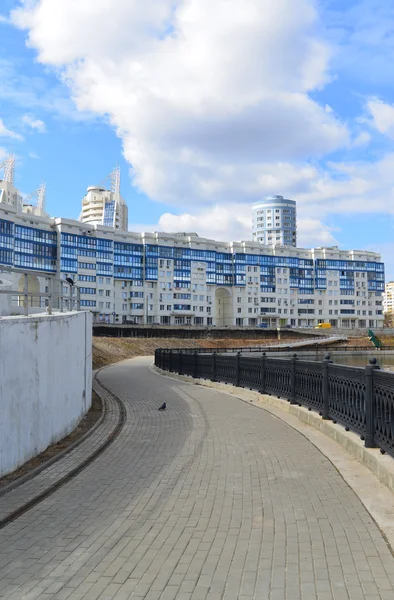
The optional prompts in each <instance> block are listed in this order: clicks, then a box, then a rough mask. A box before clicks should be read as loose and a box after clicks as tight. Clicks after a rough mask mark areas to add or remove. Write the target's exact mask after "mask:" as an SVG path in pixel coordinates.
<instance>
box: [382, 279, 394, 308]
mask: <svg viewBox="0 0 394 600" xmlns="http://www.w3.org/2000/svg"><path fill="white" fill-rule="evenodd" d="M383 309H384V312H385V313H390V314H392V315H394V281H389V282H388V283H386V286H385V293H384V295H383Z"/></svg>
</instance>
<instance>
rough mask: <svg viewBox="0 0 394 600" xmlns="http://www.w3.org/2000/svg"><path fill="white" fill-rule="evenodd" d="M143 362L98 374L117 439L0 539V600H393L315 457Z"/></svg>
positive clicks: (345, 493)
mask: <svg viewBox="0 0 394 600" xmlns="http://www.w3.org/2000/svg"><path fill="white" fill-rule="evenodd" d="M148 364H149V361H148V360H147V359H135V360H134V361H129V362H127V363H122V364H119V365H114V366H113V367H110V368H108V369H105V370H103V371H102V372H101V374H100V377H101V380H102V382H103V384H104V385H106V386H107V387H108V388H109V389H111V390H112V391H113V392H114V393H115V394H116V395H117V396H118V397H119V398H120V399H121V400H123V401H124V402H125V404H126V406H127V413H128V420H127V423H126V426H125V427H124V429H123V430H122V432H121V434H120V436H119V437H118V438H117V439H116V441H115V442H114V444H112V445H111V446H110V447H109V448H108V449H107V450H106V451H105V452H104V453H103V454H102V455H101V456H100V457H99V458H98V459H97V460H96V461H95V462H94V463H92V464H91V465H90V466H89V467H88V468H87V469H85V470H84V471H83V472H82V473H81V474H80V475H78V476H77V477H76V478H75V479H73V480H72V481H70V482H69V483H68V484H66V485H65V486H64V487H62V488H61V489H60V490H59V491H58V492H56V493H55V494H53V495H52V496H51V497H50V498H48V499H47V500H45V501H43V502H42V503H41V504H40V505H38V506H36V507H35V508H33V509H32V510H31V511H29V512H28V513H26V514H25V515H23V516H22V517H21V518H20V519H18V520H17V521H15V522H13V523H11V524H10V525H8V526H7V527H6V528H5V529H3V530H2V531H0V598H2V599H3V598H4V599H7V600H35V599H45V600H55V599H56V600H67V599H72V600H127V599H129V598H130V599H133V600H135V599H142V598H145V599H146V600H171V599H177V600H219V599H220V600H252V599H255V600H260V599H261V600H265V599H269V600H299V599H300V600H313V599H318V600H331V599H334V600H345V599H346V600H362V599H368V600H378V599H380V600H394V559H393V557H392V555H391V553H390V551H389V549H388V547H387V544H386V542H385V540H384V539H383V537H382V535H381V533H380V531H379V529H378V528H377V526H376V525H375V523H374V522H373V520H372V519H371V517H370V516H369V514H368V513H367V511H366V510H365V508H364V506H363V505H362V504H361V502H360V501H359V499H358V498H357V496H356V495H355V494H354V492H353V491H352V490H351V489H350V488H349V486H348V485H347V484H346V483H345V482H344V480H343V479H342V477H341V476H340V475H339V474H338V472H337V471H336V469H335V468H334V467H333V466H332V464H331V463H330V462H329V461H328V460H327V458H325V457H324V456H323V455H322V454H321V453H320V452H319V451H318V450H317V449H316V448H315V447H314V446H313V445H312V444H311V443H310V442H309V441H308V440H306V439H305V438H304V437H303V436H302V435H300V434H299V433H297V432H296V431H294V430H292V429H291V428H290V427H288V426H287V425H286V424H284V423H283V422H281V421H279V420H278V419H275V418H274V417H273V416H271V415H269V414H268V413H267V412H266V411H264V410H261V409H258V408H256V407H254V406H249V405H247V404H245V403H244V402H240V401H239V400H237V399H235V398H232V397H230V396H228V395H226V394H222V393H220V392H216V391H213V390H208V389H205V388H203V387H200V386H191V385H187V384H185V383H181V382H178V381H174V380H171V379H168V378H163V377H160V376H159V375H156V374H154V373H152V372H150V371H149V369H148ZM163 401H165V402H167V405H168V410H167V411H166V412H164V413H161V412H159V411H157V407H158V406H159V405H160V404H161V403H162V402H163Z"/></svg>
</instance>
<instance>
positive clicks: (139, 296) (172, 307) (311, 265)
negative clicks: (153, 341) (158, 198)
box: [0, 180, 384, 328]
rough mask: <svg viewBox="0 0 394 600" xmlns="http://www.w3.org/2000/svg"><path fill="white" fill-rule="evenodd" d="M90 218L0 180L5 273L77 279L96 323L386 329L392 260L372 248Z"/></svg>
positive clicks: (0, 261)
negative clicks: (30, 201)
mask: <svg viewBox="0 0 394 600" xmlns="http://www.w3.org/2000/svg"><path fill="white" fill-rule="evenodd" d="M94 189H97V188H94ZM89 191H90V192H91V196H90V197H91V200H92V202H94V191H93V188H90V189H89ZM88 193H89V192H88ZM85 198H86V197H85ZM96 200H97V196H96ZM100 210H101V208H100ZM271 210H272V209H271ZM275 210H276V209H275ZM283 210H284V208H283ZM104 212H105V211H104ZM282 214H283V215H286V214H287V213H282ZM273 215H275V213H273V214H272V213H271V217H272V216H273ZM100 218H101V217H100ZM100 218H98V221H100ZM111 218H112V217H111ZM83 220H84V221H85V222H81V221H77V220H70V219H63V218H56V219H53V218H51V217H49V216H48V215H47V214H46V213H45V212H43V211H42V210H35V207H34V206H29V207H26V206H24V204H23V202H22V197H21V194H20V193H19V192H18V190H17V189H16V187H15V186H14V184H13V183H12V182H11V181H6V180H0V270H1V267H3V268H7V267H12V268H13V269H18V270H21V271H22V270H23V271H29V272H31V273H32V274H34V277H36V276H37V277H38V276H39V280H40V282H42V283H41V284H40V285H42V286H48V285H49V283H48V281H46V280H49V279H50V277H51V276H57V277H59V276H60V277H62V278H65V277H67V276H68V277H71V278H72V279H73V280H74V282H75V284H76V285H77V286H78V287H79V288H80V297H81V306H82V307H83V308H84V309H86V310H90V311H91V312H92V313H93V315H94V320H95V321H96V322H111V323H123V322H129V323H135V324H140V325H142V324H150V325H152V324H161V325H194V326H218V327H219V326H221V327H223V326H240V327H241V326H252V327H255V326H264V327H278V326H286V325H290V326H293V327H305V326H308V327H313V326H315V325H317V324H318V323H321V322H329V323H331V324H332V325H333V326H338V327H346V328H365V327H373V328H378V327H382V326H383V292H384V265H383V263H382V262H381V260H380V255H379V254H376V253H374V252H367V251H364V250H351V251H344V250H340V249H339V248H337V247H331V248H314V249H302V248H296V247H295V246H293V245H284V244H276V245H264V244H263V243H261V242H259V241H242V242H221V241H216V240H211V239H206V238H201V237H199V236H198V235H197V234H196V233H188V232H181V233H164V232H150V233H133V232H129V231H127V230H126V228H125V224H124V221H123V222H122V219H121V218H119V222H118V223H117V221H116V219H115V221H112V223H111V224H109V222H110V220H111V219H109V220H108V225H107V221H106V219H104V221H105V222H104V223H103V222H97V221H96V220H93V219H92V220H87V217H86V220H85V218H84V219H83ZM114 223H115V224H114ZM118 225H119V226H118ZM293 230H294V229H292V231H293ZM22 289H23V288H22ZM43 291H44V290H43Z"/></svg>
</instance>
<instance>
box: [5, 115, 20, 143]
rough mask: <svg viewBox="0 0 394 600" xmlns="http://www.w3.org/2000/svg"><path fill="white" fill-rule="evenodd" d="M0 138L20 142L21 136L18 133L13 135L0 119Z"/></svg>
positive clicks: (13, 132)
mask: <svg viewBox="0 0 394 600" xmlns="http://www.w3.org/2000/svg"><path fill="white" fill-rule="evenodd" d="M0 138H11V139H13V140H22V139H23V138H22V136H21V135H19V133H15V131H11V129H8V127H6V126H5V125H4V121H3V119H1V118H0Z"/></svg>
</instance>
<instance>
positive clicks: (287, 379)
mask: <svg viewBox="0 0 394 600" xmlns="http://www.w3.org/2000/svg"><path fill="white" fill-rule="evenodd" d="M155 365H156V366H157V367H158V368H160V369H163V370H165V371H171V372H175V373H179V374H181V375H190V376H192V377H194V378H201V379H210V380H211V381H219V382H223V383H228V384H233V385H234V386H238V387H243V388H249V389H251V390H256V391H258V392H259V393H260V394H270V395H275V396H278V397H279V398H284V399H286V400H288V401H289V402H290V403H291V404H298V405H299V406H306V407H307V408H308V409H309V410H315V411H317V412H318V413H319V414H320V415H321V417H322V418H323V419H331V420H332V421H333V422H334V423H337V422H338V423H340V424H341V425H344V427H345V429H346V430H347V431H349V430H352V431H354V432H355V433H357V434H358V435H360V436H361V439H362V440H365V446H366V447H367V448H375V447H378V448H380V450H381V452H382V453H384V452H388V453H389V454H391V456H394V374H392V373H388V372H385V371H380V367H379V366H378V365H377V364H376V358H371V359H370V360H369V364H368V365H367V366H366V367H365V368H360V367H348V366H343V365H336V364H333V362H332V360H331V358H330V355H329V354H327V355H326V357H325V359H324V360H323V361H322V362H316V361H306V360H300V359H299V358H298V357H297V355H296V354H294V355H293V357H292V358H270V357H268V356H267V355H266V353H263V354H262V355H261V356H259V357H254V356H242V354H241V353H240V352H238V353H237V354H236V355H233V356H230V355H228V354H217V353H216V352H213V353H212V352H211V353H210V354H201V353H199V352H197V351H195V352H193V353H189V352H186V353H185V352H183V351H181V350H180V351H173V350H167V349H164V350H163V349H158V350H156V352H155Z"/></svg>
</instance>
